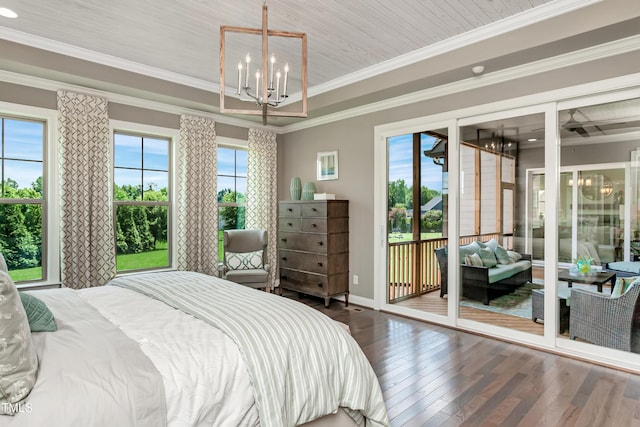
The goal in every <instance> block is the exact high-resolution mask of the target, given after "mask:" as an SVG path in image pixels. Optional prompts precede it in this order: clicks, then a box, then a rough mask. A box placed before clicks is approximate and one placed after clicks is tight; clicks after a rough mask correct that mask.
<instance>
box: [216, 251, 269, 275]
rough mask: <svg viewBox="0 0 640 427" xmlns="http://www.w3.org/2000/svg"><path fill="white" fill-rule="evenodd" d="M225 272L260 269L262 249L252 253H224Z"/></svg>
mask: <svg viewBox="0 0 640 427" xmlns="http://www.w3.org/2000/svg"><path fill="white" fill-rule="evenodd" d="M225 262H226V265H225V266H226V268H227V270H229V271H231V270H252V269H262V249H261V250H259V251H252V252H226V253H225Z"/></svg>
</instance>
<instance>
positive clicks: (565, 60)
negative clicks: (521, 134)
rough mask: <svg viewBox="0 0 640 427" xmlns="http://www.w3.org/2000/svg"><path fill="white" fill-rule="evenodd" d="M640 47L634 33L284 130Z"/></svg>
mask: <svg viewBox="0 0 640 427" xmlns="http://www.w3.org/2000/svg"><path fill="white" fill-rule="evenodd" d="M637 50H640V35H636V36H631V37H628V38H625V39H621V40H616V41H613V42H609V43H604V44H601V45H598V46H593V47H589V48H586V49H582V50H578V51H574V52H570V53H567V54H563V55H558V56H554V57H551V58H546V59H542V60H539V61H534V62H530V63H528V64H523V65H519V66H516V67H512V68H508V69H504V70H500V71H495V72H493V73H488V74H483V75H480V76H476V77H471V78H468V79H464V80H460V81H457V82H453V83H448V84H445V85H441V86H437V87H434V88H428V89H424V90H421V91H418V92H413V93H410V94H406V95H401V96H397V97H395V98H389V99H385V100H382V101H378V102H373V103H371V104H367V105H363V106H359V107H354V108H351V109H348V110H343V111H339V112H337V113H332V114H327V115H324V116H322V117H318V118H315V119H307V120H305V121H303V122H300V123H294V124H291V125H287V126H283V127H282V133H289V132H295V131H299V130H303V129H308V128H311V127H315V126H320V125H324V124H328V123H332V122H337V121H340V120H345V119H349V118H353V117H358V116H362V115H365V114H371V113H376V112H379V111H383V110H387V109H390V108H395V107H402V106H406V105H409V104H414V103H416V102H420V101H426V100H429V99H434V98H437V97H440V96H446V95H451V94H453V93H459V92H465V91H468V90H472V89H477V88H481V87H485V86H491V85H494V84H498V83H504V82H506V81H510V80H515V79H519V78H522V77H527V76H532V75H535V74H540V73H543V72H548V71H553V70H557V69H561V68H565V67H568V66H572V65H578V64H582V63H586V62H589V61H593V60H597V59H602V58H607V57H611V56H615V55H620V54H624V53H629V52H633V51H637ZM636 83H637V81H636ZM556 99H557V98H556Z"/></svg>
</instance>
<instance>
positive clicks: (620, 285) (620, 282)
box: [611, 276, 639, 298]
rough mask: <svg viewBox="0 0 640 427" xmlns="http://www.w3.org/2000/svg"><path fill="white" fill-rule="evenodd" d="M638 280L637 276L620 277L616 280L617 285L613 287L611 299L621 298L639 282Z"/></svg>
mask: <svg viewBox="0 0 640 427" xmlns="http://www.w3.org/2000/svg"><path fill="white" fill-rule="evenodd" d="M638 279H639V277H637V276H633V277H618V278H617V279H616V284H615V286H614V287H613V290H612V291H611V298H619V297H621V296H622V295H624V294H625V293H627V291H628V290H629V288H631V286H633V285H635V284H636V282H638Z"/></svg>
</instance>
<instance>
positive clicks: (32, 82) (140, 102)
mask: <svg viewBox="0 0 640 427" xmlns="http://www.w3.org/2000/svg"><path fill="white" fill-rule="evenodd" d="M0 81H2V82H7V83H12V84H17V85H22V86H30V87H34V88H37V89H43V90H49V91H54V92H55V91H58V90H68V91H73V92H79V93H85V94H87V95H93V96H98V97H102V98H105V99H107V100H108V101H109V102H114V103H118V104H124V105H129V106H132V107H138V108H145V109H149V110H155V111H161V112H164V113H170V114H177V115H181V114H189V115H193V116H202V117H208V118H211V119H213V120H215V121H216V122H217V123H224V124H227V125H231V126H238V127H242V128H247V129H249V128H258V129H265V130H269V131H271V132H275V133H282V128H280V127H275V126H270V125H267V126H264V125H262V124H261V123H256V122H252V121H249V120H243V119H239V118H236V117H231V116H226V115H223V114H217V113H211V112H206V111H203V110H195V109H192V108H186V107H180V106H177V105H173V104H168V103H164V102H159V101H152V100H148V99H144V98H139V97H135V96H130V95H122V94H117V93H113V92H107V91H102V90H97V89H91V88H87V87H84V86H78V85H73V84H69V83H62V82H59V81H56V80H50V79H45V78H42V77H35V76H29V75H26V74H20V73H14V72H12V71H5V70H0Z"/></svg>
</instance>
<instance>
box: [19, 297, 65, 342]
mask: <svg viewBox="0 0 640 427" xmlns="http://www.w3.org/2000/svg"><path fill="white" fill-rule="evenodd" d="M19 294H20V300H21V301H22V306H23V307H24V311H25V312H26V313H27V320H28V321H29V328H30V329H31V332H54V331H57V330H58V327H57V326H56V321H55V319H54V318H53V313H51V310H49V307H47V305H46V304H45V303H44V302H42V301H41V300H39V299H38V298H36V297H34V296H33V295H31V294H25V293H24V292H19Z"/></svg>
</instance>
